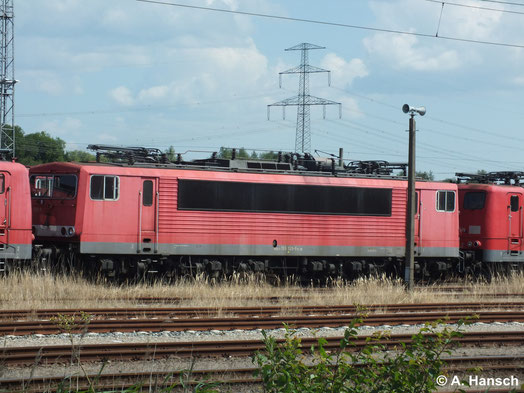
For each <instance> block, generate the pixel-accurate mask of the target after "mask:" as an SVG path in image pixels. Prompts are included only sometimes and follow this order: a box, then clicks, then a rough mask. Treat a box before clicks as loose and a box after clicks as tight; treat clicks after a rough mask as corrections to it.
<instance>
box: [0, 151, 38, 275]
mask: <svg viewBox="0 0 524 393" xmlns="http://www.w3.org/2000/svg"><path fill="white" fill-rule="evenodd" d="M32 240H33V235H32V233H31V199H30V194H29V183H28V170H27V168H26V167H24V166H23V165H21V164H17V163H15V162H10V161H0V271H5V270H6V268H7V266H10V265H11V264H12V263H16V262H19V261H26V260H30V259H31V247H32Z"/></svg>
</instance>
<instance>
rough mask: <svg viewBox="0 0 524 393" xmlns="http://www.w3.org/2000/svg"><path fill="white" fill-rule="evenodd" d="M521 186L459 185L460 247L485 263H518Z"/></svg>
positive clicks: (520, 254)
mask: <svg viewBox="0 0 524 393" xmlns="http://www.w3.org/2000/svg"><path fill="white" fill-rule="evenodd" d="M523 198H524V189H522V188H521V187H515V186H505V185H493V184H463V185H459V200H460V206H461V214H460V248H461V249H462V250H464V251H465V252H467V253H469V254H470V255H474V258H475V259H476V260H478V261H483V262H485V263H505V264H507V263H513V262H514V263H522V262H524V253H523V251H524V247H523Z"/></svg>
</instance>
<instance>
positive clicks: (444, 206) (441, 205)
mask: <svg viewBox="0 0 524 393" xmlns="http://www.w3.org/2000/svg"><path fill="white" fill-rule="evenodd" d="M436 208H437V211H438V212H453V211H455V191H437V201H436Z"/></svg>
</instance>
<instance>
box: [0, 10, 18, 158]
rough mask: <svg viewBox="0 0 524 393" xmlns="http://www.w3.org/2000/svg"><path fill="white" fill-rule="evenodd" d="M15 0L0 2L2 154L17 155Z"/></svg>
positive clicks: (0, 125) (0, 124) (0, 119)
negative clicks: (0, 33)
mask: <svg viewBox="0 0 524 393" xmlns="http://www.w3.org/2000/svg"><path fill="white" fill-rule="evenodd" d="M13 8H14V7H13V0H0V18H1V19H2V26H1V29H2V40H1V42H0V90H1V91H0V152H1V154H2V155H7V156H14V154H15V100H14V96H15V83H16V80H15V64H14V60H15V57H14V35H15V34H14V22H13V19H14V10H13Z"/></svg>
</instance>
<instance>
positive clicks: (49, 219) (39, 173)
mask: <svg viewBox="0 0 524 393" xmlns="http://www.w3.org/2000/svg"><path fill="white" fill-rule="evenodd" d="M55 165H57V164H45V165H39V166H36V167H33V168H32V169H31V171H30V177H29V183H30V187H31V199H32V207H33V232H34V235H35V238H36V239H37V240H42V239H46V240H53V241H58V242H60V241H71V240H74V239H75V238H77V237H78V232H79V231H78V228H77V226H76V223H77V220H76V213H77V211H76V207H77V206H78V203H77V197H78V184H79V182H78V176H79V171H78V167H76V166H74V165H72V164H60V169H59V170H58V169H57V168H55Z"/></svg>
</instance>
